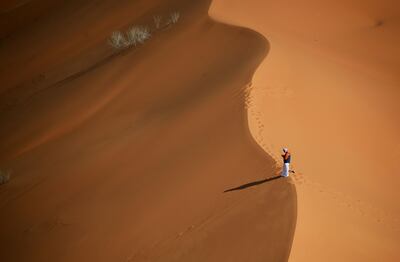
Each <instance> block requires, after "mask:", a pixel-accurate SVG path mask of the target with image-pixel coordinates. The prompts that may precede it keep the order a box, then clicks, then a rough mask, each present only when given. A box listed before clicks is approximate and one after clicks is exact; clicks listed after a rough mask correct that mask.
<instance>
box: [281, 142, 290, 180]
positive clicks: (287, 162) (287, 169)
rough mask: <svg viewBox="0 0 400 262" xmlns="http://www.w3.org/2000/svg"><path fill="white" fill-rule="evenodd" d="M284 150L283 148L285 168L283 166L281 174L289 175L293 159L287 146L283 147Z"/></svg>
mask: <svg viewBox="0 0 400 262" xmlns="http://www.w3.org/2000/svg"><path fill="white" fill-rule="evenodd" d="M282 150H283V154H282V158H283V168H282V175H281V176H283V177H288V176H289V172H290V160H291V157H292V155H291V154H290V152H289V150H288V149H287V148H286V147H285V148H283V149H282Z"/></svg>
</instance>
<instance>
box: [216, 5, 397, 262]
mask: <svg viewBox="0 0 400 262" xmlns="http://www.w3.org/2000/svg"><path fill="white" fill-rule="evenodd" d="M399 10H400V9H399V4H398V2H397V1H356V0H355V1H314V0H310V1H290V0H288V1H258V0H254V1H246V2H243V1H224V0H216V1H214V2H213V5H212V7H211V11H210V14H211V16H212V17H215V18H216V19H218V20H221V21H223V22H227V23H231V24H235V25H240V26H246V27H249V28H251V29H253V30H256V31H258V32H260V33H262V34H263V35H264V36H265V37H266V38H267V39H268V41H269V42H270V52H269V54H268V56H267V58H266V59H265V61H264V62H263V63H262V64H261V66H260V68H259V69H258V70H257V72H256V74H255V76H254V78H253V86H254V90H253V91H252V93H251V96H250V100H251V104H252V107H251V108H250V112H251V111H253V112H254V114H255V115H257V118H258V119H257V118H253V117H250V119H249V123H250V129H251V132H252V134H253V135H254V137H255V138H256V139H257V140H258V141H259V144H260V145H262V146H263V148H264V149H265V150H266V151H267V152H269V153H270V154H271V155H274V156H275V158H276V159H278V154H279V150H280V147H281V146H283V145H286V146H288V147H289V148H291V149H292V151H293V154H294V165H295V169H296V170H297V171H298V174H297V175H296V176H294V178H295V179H296V186H297V192H298V221H297V227H296V233H295V237H294V243H293V249H292V254H291V259H290V261H363V262H365V261H398V260H399V252H398V245H399V243H400V239H399V230H400V205H399V202H398V201H397V199H398V198H399V193H398V188H399V186H400V176H399V172H398V168H397V167H396V165H397V163H398V159H399V158H400V143H399V134H400V125H399V123H400V122H399V121H398V118H399V117H398V115H399V113H400V107H399V103H398V102H397V101H398V100H399V98H400V89H399V87H400V79H399V75H400V72H399V69H400V52H399V48H398V46H399V44H400V38H399V36H400V34H399V32H400V19H399V17H400V13H399Z"/></svg>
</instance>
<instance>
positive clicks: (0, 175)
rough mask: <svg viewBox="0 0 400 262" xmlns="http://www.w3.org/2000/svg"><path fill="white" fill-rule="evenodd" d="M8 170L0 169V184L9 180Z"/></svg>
mask: <svg viewBox="0 0 400 262" xmlns="http://www.w3.org/2000/svg"><path fill="white" fill-rule="evenodd" d="M10 173H11V172H10V171H4V170H1V169H0V185H2V184H5V183H7V182H8V181H9V180H10Z"/></svg>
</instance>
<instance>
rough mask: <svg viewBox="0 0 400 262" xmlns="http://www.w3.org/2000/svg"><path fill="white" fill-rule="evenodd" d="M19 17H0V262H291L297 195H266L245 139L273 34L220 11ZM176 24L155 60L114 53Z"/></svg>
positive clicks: (269, 188) (271, 187)
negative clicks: (146, 29) (5, 173)
mask: <svg viewBox="0 0 400 262" xmlns="http://www.w3.org/2000/svg"><path fill="white" fill-rule="evenodd" d="M18 3H22V2H21V1H19V2H17V1H15V3H14V4H15V5H12V4H10V5H9V6H7V8H6V7H3V6H2V9H1V10H2V11H4V10H6V11H7V12H3V13H2V15H1V21H3V22H4V21H7V26H6V27H3V26H2V29H1V30H2V31H1V33H2V36H3V38H2V43H1V46H0V58H1V62H0V81H1V83H2V85H1V90H0V101H1V111H0V123H1V129H0V137H1V140H0V166H1V168H10V169H12V170H13V173H12V176H11V180H10V182H9V183H7V184H5V185H2V186H1V187H0V209H1V213H0V214H1V215H0V260H1V261H10V262H13V261H265V260H268V261H286V260H287V258H288V256H289V252H290V247H291V242H292V239H293V234H294V228H295V223H296V192H295V188H294V186H293V185H291V184H290V183H288V180H284V179H281V178H279V179H273V180H266V179H267V178H271V177H274V176H275V175H276V172H278V170H277V168H276V166H275V161H274V160H273V159H272V158H271V157H270V156H268V155H267V154H266V153H265V152H264V151H263V150H262V149H261V147H260V146H259V145H258V144H257V143H256V142H255V141H254V139H253V137H252V136H251V134H250V131H249V128H248V117H247V110H246V98H247V92H246V90H247V89H248V88H249V83H250V82H251V78H252V75H253V73H254V71H255V70H256V68H257V67H258V66H259V64H260V63H261V61H262V60H263V59H264V58H265V56H266V54H267V52H268V49H269V46H268V43H267V42H266V40H265V39H264V38H263V37H262V36H261V35H259V34H258V33H255V32H253V31H251V30H248V29H243V28H238V27H233V26H227V25H223V24H221V23H216V22H214V21H212V20H210V18H209V17H208V9H209V5H210V2H209V1H196V2H191V1H183V0H182V1H161V0H160V1H151V2H148V1H66V2H59V3H58V4H57V5H56V6H53V4H52V3H51V2H50V1H31V2H27V3H26V4H18ZM39 6H41V7H40V8H39ZM50 10H51V11H50ZM172 11H179V12H180V13H181V19H180V21H179V23H177V24H176V25H174V26H173V27H171V28H167V29H166V30H162V31H159V32H156V33H154V35H153V37H152V38H151V39H150V40H149V41H148V42H146V43H145V45H142V46H140V47H138V48H134V49H130V50H127V51H124V52H121V53H118V54H115V52H114V51H113V50H112V49H111V47H110V46H109V45H108V43H107V37H108V36H109V35H110V33H111V32H112V31H114V30H119V29H123V28H126V27H127V26H129V25H132V24H150V23H152V16H153V15H167V14H169V13H170V12H172ZM21 14H30V16H26V19H25V20H20V18H19V17H20V15H21ZM32 21H34V22H32ZM228 190H230V191H228ZM224 191H225V192H224Z"/></svg>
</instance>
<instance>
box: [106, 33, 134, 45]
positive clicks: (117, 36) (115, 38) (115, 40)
mask: <svg viewBox="0 0 400 262" xmlns="http://www.w3.org/2000/svg"><path fill="white" fill-rule="evenodd" d="M109 42H110V44H111V46H112V47H114V48H115V49H122V48H126V47H128V46H129V44H128V41H127V40H126V38H125V36H124V34H123V33H122V32H120V31H115V32H112V33H111V37H110V39H109Z"/></svg>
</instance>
